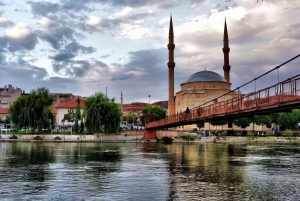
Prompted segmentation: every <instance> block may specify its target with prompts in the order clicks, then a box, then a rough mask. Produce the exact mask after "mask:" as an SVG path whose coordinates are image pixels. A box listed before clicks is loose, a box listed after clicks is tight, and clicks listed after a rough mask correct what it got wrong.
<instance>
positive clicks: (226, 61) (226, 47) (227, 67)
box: [223, 19, 230, 82]
mask: <svg viewBox="0 0 300 201" xmlns="http://www.w3.org/2000/svg"><path fill="white" fill-rule="evenodd" d="M229 51H230V48H229V40H228V32H227V24H226V19H225V27H224V38H223V53H224V66H223V70H224V78H225V80H226V81H227V82H230V75H229V71H230V65H229Z"/></svg>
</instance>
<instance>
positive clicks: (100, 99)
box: [84, 92, 122, 133]
mask: <svg viewBox="0 0 300 201" xmlns="http://www.w3.org/2000/svg"><path fill="white" fill-rule="evenodd" d="M84 105H85V108H84V116H85V125H86V127H87V129H88V130H89V132H95V133H100V132H103V131H104V132H105V133H108V132H115V133H116V132H117V131H118V129H119V127H120V123H121V117H122V111H121V108H120V106H119V105H118V104H117V103H115V100H114V98H113V99H109V98H108V97H107V96H106V95H104V94H103V93H98V92H97V93H95V95H93V96H90V97H88V98H87V99H86V100H84Z"/></svg>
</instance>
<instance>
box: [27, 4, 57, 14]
mask: <svg viewBox="0 0 300 201" xmlns="http://www.w3.org/2000/svg"><path fill="white" fill-rule="evenodd" d="M27 3H28V4H29V6H30V8H31V12H32V13H33V14H34V15H41V16H47V15H48V14H49V13H56V12H58V11H59V9H60V5H59V4H57V3H51V2H45V1H40V2H32V1H28V2H27Z"/></svg>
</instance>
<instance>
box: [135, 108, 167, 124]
mask: <svg viewBox="0 0 300 201" xmlns="http://www.w3.org/2000/svg"><path fill="white" fill-rule="evenodd" d="M145 114H149V107H145V108H143V109H142V116H141V123H142V124H143V125H144V115H145ZM151 114H154V115H155V120H160V119H164V118H165V117H166V116H167V111H166V110H165V109H163V108H161V107H158V106H152V107H151ZM146 121H147V123H149V122H150V121H151V119H147V120H146ZM144 126H145V125H144Z"/></svg>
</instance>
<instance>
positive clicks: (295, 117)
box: [278, 109, 300, 129]
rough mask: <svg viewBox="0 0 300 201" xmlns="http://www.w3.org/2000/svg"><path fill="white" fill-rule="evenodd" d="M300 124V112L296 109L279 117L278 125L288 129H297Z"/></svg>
mask: <svg viewBox="0 0 300 201" xmlns="http://www.w3.org/2000/svg"><path fill="white" fill-rule="evenodd" d="M299 122H300V110H299V109H295V110H292V112H289V113H280V114H279V117H278V124H279V125H281V126H283V127H285V128H287V129H293V128H296V126H297V124H298V123H299Z"/></svg>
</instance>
